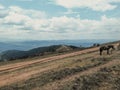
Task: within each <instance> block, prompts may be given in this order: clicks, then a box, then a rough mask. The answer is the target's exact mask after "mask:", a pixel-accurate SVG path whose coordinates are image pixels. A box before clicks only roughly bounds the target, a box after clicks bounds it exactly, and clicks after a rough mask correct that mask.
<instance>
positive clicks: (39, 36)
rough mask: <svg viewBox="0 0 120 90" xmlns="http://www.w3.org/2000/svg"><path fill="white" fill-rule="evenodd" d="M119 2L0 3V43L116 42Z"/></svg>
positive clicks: (48, 0) (22, 0)
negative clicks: (103, 40) (52, 41)
mask: <svg viewBox="0 0 120 90" xmlns="http://www.w3.org/2000/svg"><path fill="white" fill-rule="evenodd" d="M119 10H120V0H0V40H1V41H26V40H63V39H119V38H120V11H119Z"/></svg>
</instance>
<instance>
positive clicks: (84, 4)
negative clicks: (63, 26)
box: [51, 0, 120, 11]
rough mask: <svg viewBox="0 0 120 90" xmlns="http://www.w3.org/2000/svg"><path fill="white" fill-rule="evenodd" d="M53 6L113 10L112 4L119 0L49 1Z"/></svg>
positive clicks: (114, 6) (119, 0)
mask: <svg viewBox="0 0 120 90" xmlns="http://www.w3.org/2000/svg"><path fill="white" fill-rule="evenodd" d="M51 1H53V2H54V3H55V4H57V5H60V6H63V7H65V8H91V9H92V10H95V11H107V10H113V9H115V8H116V7H117V5H113V4H112V3H116V2H120V0H51Z"/></svg>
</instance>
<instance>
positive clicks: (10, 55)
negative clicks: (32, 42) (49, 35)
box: [0, 45, 83, 61]
mask: <svg viewBox="0 0 120 90" xmlns="http://www.w3.org/2000/svg"><path fill="white" fill-rule="evenodd" d="M75 49H83V48H79V47H76V46H68V45H52V46H47V47H38V48H34V49H31V50H28V51H20V50H7V51H4V52H2V53H0V60H1V61H8V60H15V59H23V58H28V57H35V56H43V55H45V54H48V53H60V52H67V51H72V50H75Z"/></svg>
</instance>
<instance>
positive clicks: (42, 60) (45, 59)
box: [0, 48, 98, 72]
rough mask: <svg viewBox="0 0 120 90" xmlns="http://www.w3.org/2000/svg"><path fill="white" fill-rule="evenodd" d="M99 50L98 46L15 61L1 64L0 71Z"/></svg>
mask: <svg viewBox="0 0 120 90" xmlns="http://www.w3.org/2000/svg"><path fill="white" fill-rule="evenodd" d="M97 50H98V48H92V49H86V50H82V51H78V52H73V53H69V54H64V55H58V56H53V57H48V58H43V59H38V60H34V61H33V60H32V61H26V62H19V63H14V64H10V65H4V66H0V72H3V71H7V70H16V69H20V68H24V67H27V66H29V65H32V64H37V63H43V62H48V61H53V60H57V59H63V58H66V57H72V56H76V55H79V54H85V53H89V52H93V51H97Z"/></svg>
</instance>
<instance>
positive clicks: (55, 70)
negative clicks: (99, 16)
mask: <svg viewBox="0 0 120 90" xmlns="http://www.w3.org/2000/svg"><path fill="white" fill-rule="evenodd" d="M118 43H119V42H113V43H111V44H114V45H115V47H116V46H117V45H118ZM65 48H66V46H61V47H60V48H57V49H55V50H56V51H58V50H64V49H65ZM67 49H69V48H67ZM98 50H99V47H91V48H88V49H84V50H79V51H73V52H69V53H62V54H60V55H59V54H58V55H51V56H46V57H39V58H33V59H32V58H28V59H25V60H22V61H21V60H15V61H10V62H9V61H8V62H0V90H120V50H117V49H116V50H115V51H113V53H112V54H110V55H107V54H106V52H104V54H103V55H102V56H100V55H99V51H98Z"/></svg>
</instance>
